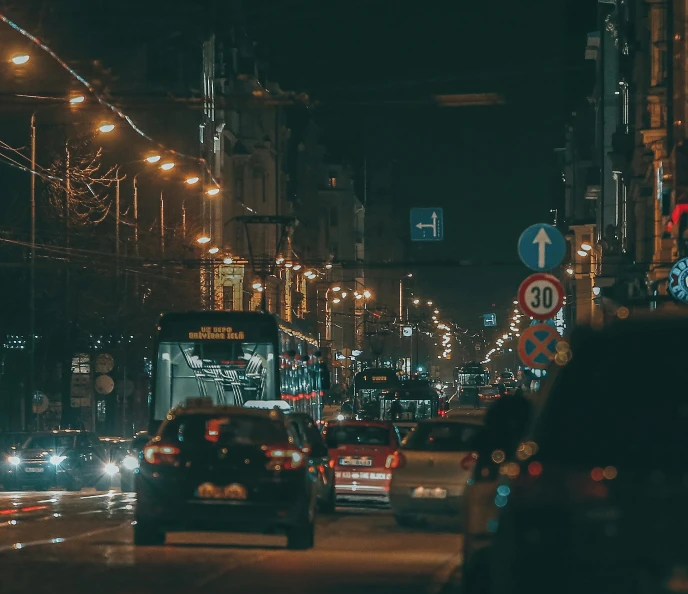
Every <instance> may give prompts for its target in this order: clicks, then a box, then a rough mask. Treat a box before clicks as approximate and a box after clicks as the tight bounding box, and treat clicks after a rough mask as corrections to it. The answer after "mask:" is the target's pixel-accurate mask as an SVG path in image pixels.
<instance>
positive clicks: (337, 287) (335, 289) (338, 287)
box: [332, 285, 342, 293]
mask: <svg viewBox="0 0 688 594" xmlns="http://www.w3.org/2000/svg"><path fill="white" fill-rule="evenodd" d="M332 290H333V291H334V292H335V293H337V292H339V291H341V290H342V288H341V287H340V286H339V285H335V286H334V287H332Z"/></svg>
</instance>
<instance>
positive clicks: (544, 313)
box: [518, 272, 564, 320]
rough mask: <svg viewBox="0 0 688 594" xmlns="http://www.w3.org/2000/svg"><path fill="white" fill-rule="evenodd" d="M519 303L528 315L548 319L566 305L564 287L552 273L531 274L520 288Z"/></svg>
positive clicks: (538, 318)
mask: <svg viewBox="0 0 688 594" xmlns="http://www.w3.org/2000/svg"><path fill="white" fill-rule="evenodd" d="M518 305H519V306H520V308H521V311H522V312H523V313H524V314H526V315H527V316H529V317H531V318H535V319H536V320H548V319H549V318H553V317H554V316H555V315H556V313H557V312H558V311H559V310H560V309H561V306H562V305H564V287H562V286H561V283H560V282H559V279H557V278H556V277H554V276H552V275H551V274H544V273H542V272H538V273H536V274H531V275H530V276H529V277H528V278H527V279H526V280H524V281H523V282H522V283H521V286H520V288H519V289H518Z"/></svg>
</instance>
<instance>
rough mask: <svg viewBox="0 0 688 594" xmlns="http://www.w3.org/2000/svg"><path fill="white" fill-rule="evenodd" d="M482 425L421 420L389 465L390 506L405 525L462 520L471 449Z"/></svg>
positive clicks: (470, 462)
mask: <svg viewBox="0 0 688 594" xmlns="http://www.w3.org/2000/svg"><path fill="white" fill-rule="evenodd" d="M480 428H481V427H480V425H478V424H476V423H470V422H465V421H454V420H451V419H434V420H428V421H421V422H420V423H418V425H417V426H416V427H415V429H414V430H413V431H411V433H409V435H408V436H407V437H406V439H405V440H404V442H403V443H402V445H401V448H400V449H399V450H398V451H397V452H395V454H394V455H393V456H392V459H391V460H389V461H388V468H391V469H392V482H391V486H390V503H391V505H392V513H393V514H394V517H395V519H396V521H397V523H398V524H399V525H400V526H409V525H413V524H414V523H415V522H416V521H417V520H418V519H421V518H424V519H427V518H430V517H445V518H446V517H451V518H453V519H455V520H460V517H461V512H462V499H463V494H464V491H465V489H466V484H467V481H468V479H469V478H470V477H471V469H472V467H473V462H474V460H473V454H472V449H471V445H472V442H473V440H474V439H475V437H476V436H477V434H478V432H479V431H480Z"/></svg>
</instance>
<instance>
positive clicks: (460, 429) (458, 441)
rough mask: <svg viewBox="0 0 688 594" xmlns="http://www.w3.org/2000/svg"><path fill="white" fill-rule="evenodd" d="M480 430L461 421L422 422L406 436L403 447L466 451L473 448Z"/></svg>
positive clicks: (407, 448) (430, 450)
mask: <svg viewBox="0 0 688 594" xmlns="http://www.w3.org/2000/svg"><path fill="white" fill-rule="evenodd" d="M479 430H480V428H479V427H473V426H467V425H462V424H460V423H434V422H431V423H420V424H419V425H418V426H417V427H416V428H415V429H414V430H413V431H412V432H411V433H409V435H408V436H407V437H406V440H405V441H404V445H403V448H404V449H406V450H420V451H427V452H464V451H466V450H469V449H471V443H472V442H473V440H474V439H475V436H476V435H477V433H478V432H479Z"/></svg>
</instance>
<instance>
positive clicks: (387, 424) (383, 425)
mask: <svg viewBox="0 0 688 594" xmlns="http://www.w3.org/2000/svg"><path fill="white" fill-rule="evenodd" d="M342 425H346V426H355V427H380V428H382V429H389V428H391V426H392V423H390V422H387V421H357V420H355V419H346V420H344V421H331V422H330V423H328V425H327V426H328V428H329V427H333V426H342Z"/></svg>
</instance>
